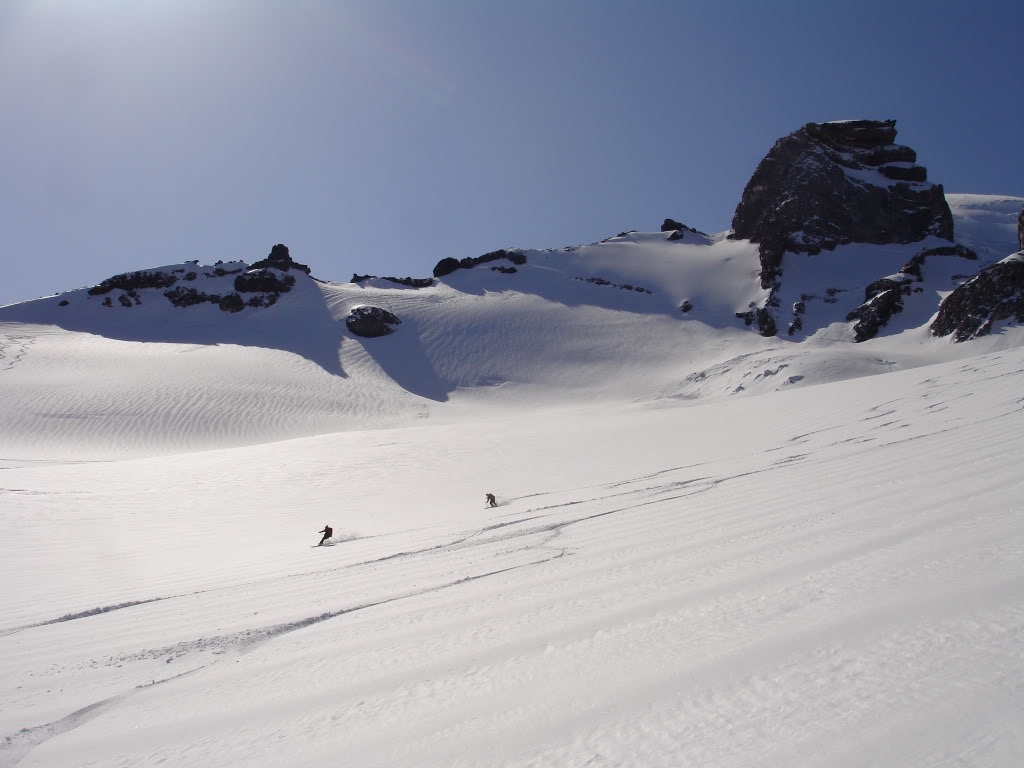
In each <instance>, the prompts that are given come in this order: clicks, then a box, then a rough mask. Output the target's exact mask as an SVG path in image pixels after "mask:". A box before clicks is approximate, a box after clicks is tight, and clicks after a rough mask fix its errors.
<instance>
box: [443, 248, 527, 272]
mask: <svg viewBox="0 0 1024 768" xmlns="http://www.w3.org/2000/svg"><path fill="white" fill-rule="evenodd" d="M499 259H508V260H509V261H511V262H512V263H513V264H519V265H522V264H525V263H526V256H525V255H524V254H522V253H521V252H519V251H506V250H504V249H502V250H498V251H491V252H490V253H485V254H484V255H483V256H476V257H474V258H469V257H467V258H465V259H453V258H451V257H449V258H446V259H441V260H440V261H439V262H437V265H436V266H435V267H434V277H444V276H445V275H450V274H451V273H452V272H454V271H455V270H457V269H472V268H473V267H475V266H477V265H478V264H486V263H488V262H491V261H498V260H499ZM513 271H514V270H513Z"/></svg>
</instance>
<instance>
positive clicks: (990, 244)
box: [0, 196, 1024, 768]
mask: <svg viewBox="0 0 1024 768" xmlns="http://www.w3.org/2000/svg"><path fill="white" fill-rule="evenodd" d="M953 201H955V203H954V205H953V208H954V212H955V213H956V215H957V217H958V218H957V222H958V227H960V226H961V223H964V226H963V232H961V233H960V235H961V236H962V237H963V239H964V240H965V242H967V244H968V245H971V246H972V247H974V248H976V249H978V251H979V256H980V259H979V260H980V261H987V260H991V261H996V260H998V259H999V258H1002V256H1005V255H1006V254H1002V255H1000V250H1001V249H1004V248H1005V249H1007V253H1008V252H1009V250H1008V249H1009V248H1010V247H1011V246H1010V245H1009V243H1008V240H1007V239H1006V238H1007V235H1008V232H1009V230H1006V229H1005V226H1004V225H1005V222H1006V220H1007V218H1008V217H1009V215H1010V213H1011V211H1010V209H1011V207H1012V206H1013V205H1015V204H1016V203H1014V202H1013V201H1007V199H1005V198H984V197H981V196H951V202H953ZM1018 210H1019V207H1018ZM838 253H839V249H837V252H836V254H838ZM858 254H859V257H858V258H854V259H846V260H845V261H843V262H842V264H841V266H840V267H837V268H835V269H832V270H829V271H828V273H827V279H828V280H829V281H830V282H829V283H828V285H829V286H830V287H831V286H839V285H840V283H841V281H843V280H847V279H849V285H850V286H854V285H856V284H857V280H860V279H862V278H864V277H866V276H867V275H868V274H870V273H872V272H873V269H874V267H873V266H872V265H870V264H868V265H867V266H868V267H871V269H862V268H863V267H864V266H865V263H866V262H869V261H870V260H871V259H872V258H875V257H877V258H878V259H880V260H884V261H885V263H886V264H888V263H889V262H891V261H898V260H899V259H900V258H902V257H903V254H902V252H900V253H896V252H893V251H890V252H886V253H880V252H875V251H871V250H870V249H865V250H863V251H859V252H857V254H853V253H852V252H851V253H848V254H847V255H848V256H850V255H854V256H858ZM822 255H823V256H826V258H831V255H829V254H822ZM527 256H528V260H527V263H526V264H525V265H522V266H521V267H520V268H519V270H518V271H517V272H516V273H514V274H505V273H501V272H495V271H492V270H490V269H488V268H486V266H478V267H475V268H474V269H471V270H459V271H456V272H455V273H452V274H451V275H449V276H447V277H446V278H445V279H444V280H443V281H441V282H440V283H439V284H438V285H436V286H434V287H432V288H424V289H411V288H405V287H399V286H396V285H395V284H394V283H390V282H387V281H385V280H370V281H367V282H365V283H362V284H340V283H320V282H316V281H314V280H310V279H306V278H305V277H304V276H303V277H302V278H301V279H299V280H298V281H297V283H296V286H295V290H294V291H292V292H289V293H285V294H282V295H281V297H280V300H279V301H278V303H276V304H275V305H273V306H272V307H269V308H266V309H262V310H259V312H250V311H249V310H248V309H246V310H244V311H242V312H239V313H237V314H227V313H224V312H221V311H220V310H219V309H217V308H216V306H213V305H207V306H199V307H194V308H190V309H189V310H187V312H189V313H190V314H186V315H181V314H180V312H181V311H185V310H179V309H177V308H174V307H170V306H164V305H162V304H161V303H160V302H159V301H151V300H150V299H151V298H152V297H151V296H150V295H149V294H146V295H145V296H144V297H143V302H142V304H141V305H136V306H133V307H131V308H128V307H123V308H122V307H121V306H119V305H115V306H113V307H111V308H106V307H103V306H102V304H101V303H100V302H101V301H102V297H95V296H93V297H90V296H88V294H87V293H86V292H85V291H81V292H73V293H72V294H66V295H64V296H63V297H52V298H49V299H42V300H38V301H36V302H29V303H27V304H22V305H13V306H11V307H6V308H2V309H0V427H2V429H0V523H2V535H0V584H3V585H4V587H5V589H3V590H0V768H10V767H12V766H19V767H20V768H29V767H31V766H37V767H41V766H46V767H47V768H53V767H57V766H96V767H99V766H157V765H162V766H196V765H202V766H231V767H234V766H243V765H244V766H247V767H248V766H282V765H286V766H314V765H323V764H325V763H326V764H341V765H354V766H355V765H358V766H407V765H416V766H420V767H421V768H425V767H426V766H446V767H447V766H467V767H468V766H473V767H474V768H475V767H477V766H482V767H485V766H507V767H511V766H559V767H560V768H561V767H563V766H613V765H615V766H618V765H629V766H690V765H693V766H697V765H700V766H706V765H714V766H716V767H719V766H721V767H724V768H729V767H730V766H737V767H738V766H750V765H771V766H777V765H778V766H784V765H801V766H822V767H823V768H824V767H825V766H828V768H842V767H843V766H850V767H851V768H852V767H853V766H864V765H878V766H899V767H900V768H908V767H909V768H917V767H920V768H924V767H925V766H929V767H931V766H937V765H971V766H999V767H1004V766H1006V767H1009V766H1017V765H1021V764H1024V711H1022V704H1021V702H1022V701H1024V652H1022V650H1021V649H1022V648H1024V557H1022V555H1024V514H1022V508H1021V504H1020V501H1019V499H1020V498H1021V495H1022V494H1021V491H1022V490H1024V489H1022V486H1024V480H1022V479H1021V475H1020V472H1019V468H1018V466H1017V456H1018V455H1019V454H1020V452H1021V451H1022V450H1024V438H1022V437H1021V435H1024V416H1022V400H1021V394H1020V393H1021V390H1022V388H1024V336H1022V333H1024V332H1022V331H1021V329H1019V328H1015V327H1003V328H1000V329H998V332H996V333H993V334H992V335H991V336H989V337H986V338H984V339H979V340H975V341H972V342H969V343H965V344H953V343H952V342H950V341H949V340H948V339H934V338H932V337H930V336H929V335H928V333H927V328H926V323H927V319H928V318H924V319H923V320H922V319H921V315H923V309H920V308H918V309H916V310H915V309H914V307H913V306H911V304H910V303H909V302H908V307H907V309H906V310H905V312H906V313H907V317H913V318H915V319H914V320H913V322H911V321H910V320H906V319H904V320H901V323H902V325H900V327H898V328H895V329H892V330H891V331H890V332H888V333H887V334H886V335H884V336H882V337H880V338H877V339H873V340H871V341H868V342H865V343H863V344H854V343H852V341H850V334H849V325H850V324H849V323H848V322H846V321H845V320H835V321H828V322H825V320H828V318H827V317H825V316H824V315H823V316H822V317H823V318H824V320H823V323H824V324H823V325H822V330H821V331H819V332H817V333H814V334H812V335H809V336H808V337H806V338H802V340H799V341H794V340H791V339H786V338H774V339H764V338H761V337H760V336H757V335H756V334H755V333H753V332H751V331H750V330H749V329H748V328H746V327H745V326H744V325H743V322H742V321H741V320H739V319H737V318H736V312H740V311H742V310H743V309H745V308H746V307H747V306H748V305H749V302H750V301H756V300H758V299H759V298H763V296H762V295H761V294H760V289H759V287H758V286H757V281H756V279H755V277H756V273H757V269H758V264H757V258H756V253H755V251H754V250H753V248H752V246H751V245H750V244H749V243H744V242H731V241H727V240H724V239H722V238H720V237H712V238H698V237H694V238H691V239H690V240H689V241H684V242H682V243H674V242H668V241H666V240H665V238H664V236H663V235H661V234H660V233H625V234H623V235H621V236H617V237H615V238H611V239H609V240H608V241H605V242H603V243H596V244H591V245H586V246H578V247H574V248H570V249H563V250H558V251H530V252H527ZM850 261H853V262H854V266H852V267H851V266H850V265H849V264H848V263H847V262H850ZM824 263H826V262H820V263H819V264H811V263H808V264H807V265H805V267H800V266H798V265H797V264H795V263H793V264H789V265H788V266H787V269H788V270H789V271H788V272H787V275H786V279H787V284H790V285H796V286H799V285H800V284H801V283H803V284H804V285H805V286H807V285H811V284H814V283H816V282H817V284H819V285H820V284H821V283H820V281H819V278H820V277H821V276H820V275H814V274H812V272H813V270H815V269H819V268H820V264H824ZM801 269H806V271H807V274H805V275H803V276H802V277H801V275H800V270H801ZM858 270H860V271H862V272H863V275H860V277H858V276H857V273H858ZM878 276H879V275H874V276H873V279H875V278H877V277H878ZM947 279H948V280H950V281H952V280H953V279H954V278H953V276H952V275H947V276H944V277H943V276H941V275H940V276H939V277H936V278H934V281H933V282H929V283H928V286H929V290H934V291H939V290H940V287H939V283H940V282H942V281H943V280H947ZM638 289H640V290H638ZM787 290H789V289H788V288H787ZM94 299H95V300H94ZM64 300H67V301H68V302H69V303H68V304H67V305H64V306H60V303H59V302H60V301H64ZM683 301H689V302H690V304H691V305H692V307H693V308H692V309H691V310H690V311H689V312H686V313H682V312H681V311H680V308H679V307H680V304H681V303H682V302H683ZM112 303H113V302H112ZM367 304H368V305H375V306H381V307H384V308H386V309H388V310H389V311H392V312H394V313H395V314H396V315H397V316H399V317H400V318H401V319H402V324H401V326H400V329H399V332H398V333H396V334H394V335H393V336H388V337H384V338H379V339H362V338H359V337H356V336H353V335H352V334H351V333H350V332H348V331H347V329H346V328H345V325H344V323H343V320H344V318H345V317H346V316H347V314H348V313H349V311H350V310H351V309H353V308H354V307H356V306H359V305H367ZM819 310H820V311H823V312H827V311H831V310H830V309H828V308H827V307H826V303H825V302H824V301H823V302H821V307H819V308H818V309H816V310H813V311H819ZM809 311H812V310H809ZM193 312H194V313H193ZM112 313H121V314H112ZM127 313H131V314H127ZM915 313H916V314H915ZM123 318H130V322H124V320H123ZM182 321H184V322H182ZM919 323H920V324H919ZM881 373H884V374H885V375H873V374H881ZM488 491H490V492H494V493H495V494H497V496H498V499H499V502H500V504H499V506H498V507H497V508H495V509H487V508H484V499H483V495H484V493H485V492H488ZM325 523H326V524H330V525H332V526H333V527H334V529H335V538H334V539H333V540H332V541H331V542H330V546H325V547H313V546H311V545H314V544H315V543H316V542H317V541H318V540H319V535H318V534H317V533H316V531H317V530H319V529H321V528H322V527H323V526H324V524H325Z"/></svg>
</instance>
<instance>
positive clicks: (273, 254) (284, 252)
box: [249, 243, 310, 275]
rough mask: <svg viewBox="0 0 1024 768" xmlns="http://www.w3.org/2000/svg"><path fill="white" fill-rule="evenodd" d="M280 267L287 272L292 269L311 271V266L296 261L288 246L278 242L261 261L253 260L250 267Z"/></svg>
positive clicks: (307, 272)
mask: <svg viewBox="0 0 1024 768" xmlns="http://www.w3.org/2000/svg"><path fill="white" fill-rule="evenodd" d="M268 268H269V269H280V270H281V271H282V272H287V271H288V270H290V269H294V270H298V271H300V272H305V273H306V274H307V275H308V274H309V273H310V268H309V267H307V266H306V265H305V264H299V262H297V261H294V260H293V259H292V257H291V255H290V254H289V253H288V246H287V245H284V244H283V243H278V244H277V245H275V246H274V247H273V248H271V249H270V255H269V256H267V258H265V259H262V260H261V261H256V262H253V263H252V264H250V265H249V269H268Z"/></svg>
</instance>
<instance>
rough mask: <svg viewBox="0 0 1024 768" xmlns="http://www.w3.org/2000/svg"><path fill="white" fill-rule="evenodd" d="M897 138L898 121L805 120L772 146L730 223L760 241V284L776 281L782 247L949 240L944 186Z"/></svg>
mask: <svg viewBox="0 0 1024 768" xmlns="http://www.w3.org/2000/svg"><path fill="white" fill-rule="evenodd" d="M895 140H896V121H895V120H850V121H844V122H834V123H808V124H807V125H805V126H804V127H803V128H801V129H799V130H798V131H795V132H794V133H791V134H790V135H789V136H786V137H784V138H782V139H779V140H778V141H777V142H776V143H775V146H774V147H772V149H771V150H770V151H769V152H768V154H767V156H765V158H764V160H762V161H761V163H760V165H758V167H757V170H756V171H755V172H754V175H753V176H752V177H751V179H750V181H749V182H748V183H747V186H746V189H744V191H743V197H742V199H741V200H740V204H739V206H737V208H736V214H735V216H734V217H733V222H732V228H733V233H732V235H731V237H732V238H734V239H749V240H752V241H753V242H756V243H758V244H759V245H760V252H761V285H762V287H764V288H770V287H772V286H773V285H774V283H775V281H776V278H777V276H778V273H779V271H780V268H781V265H782V255H783V253H785V252H786V251H790V252H793V253H810V254H816V253H819V252H820V251H821V250H822V249H832V248H835V247H836V246H837V245H842V244H844V243H874V244H878V245H884V244H888V243H911V242H916V241H918V240H922V239H924V238H925V237H927V236H929V235H934V236H936V237H940V238H943V239H946V240H951V239H952V238H953V217H952V215H951V214H950V211H949V206H948V205H947V204H946V199H945V197H944V194H943V190H942V186H941V185H940V184H932V183H930V182H928V181H927V171H926V170H925V169H924V168H923V167H921V166H919V165H916V162H917V153H916V152H915V151H914V150H913V149H911V148H910V147H906V146H903V145H900V144H895V143H894V142H895Z"/></svg>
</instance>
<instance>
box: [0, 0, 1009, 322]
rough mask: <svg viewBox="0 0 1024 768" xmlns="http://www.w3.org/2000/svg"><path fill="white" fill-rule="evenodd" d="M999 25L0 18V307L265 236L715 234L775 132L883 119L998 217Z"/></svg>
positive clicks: (708, 12)
mask: <svg viewBox="0 0 1024 768" xmlns="http://www.w3.org/2000/svg"><path fill="white" fill-rule="evenodd" d="M1021 29H1024V3H1020V2H1019V0H1018V1H1017V2H996V1H994V0H993V1H986V0H981V1H980V2H975V3H973V4H967V3H963V2H956V3H952V2H945V1H944V0H931V1H929V2H925V1H923V0H922V1H921V2H917V1H915V0H906V1H905V2H899V1H895V0H894V1H892V2H875V0H865V1H862V2H858V3H856V4H838V3H831V2H810V1H807V2H797V1H796V0H778V2H770V3H769V2H760V0H758V1H754V0H749V1H741V0H735V1H732V2H730V1H728V0H726V1H723V2H715V3H712V2H684V1H682V0H677V1H676V2H660V1H655V0H634V1H633V2H609V1H608V0H589V1H587V2H583V1H579V2H577V1H576V0H543V1H542V0H519V2H516V3H498V2H486V1H484V0H475V1H471V0H373V2H362V1H357V0H347V1H345V2H330V1H329V0H287V1H286V0H280V1H279V2H269V1H266V0H173V1H172V0H131V1H129V0H124V1H123V2H115V1H114V0H92V1H90V2H80V1H79V0H4V2H3V3H2V4H0V100H2V102H0V103H2V104H3V105H4V114H5V118H6V119H5V121H4V122H5V125H4V129H3V137H4V140H3V142H0V168H3V173H2V175H0V228H2V233H3V234H2V236H3V242H4V246H5V252H6V253H5V259H4V273H3V274H4V280H3V281H0V304H2V303H10V302H14V301H21V300H25V299H30V298H34V297H36V296H40V295H49V294H52V293H54V292H57V291H63V290H69V289H72V288H77V287H81V286H85V285H92V284H94V283H96V282H98V281H100V280H101V279H103V278H105V277H108V276H109V275H111V274H113V273H116V272H123V271H126V270H132V269H140V268H145V267H151V266H159V265H162V264H170V263H176V262H180V261H184V260H189V259H199V260H200V261H203V262H213V261H216V260H217V259H224V260H234V259H244V260H250V261H251V260H256V259H258V258H261V257H263V256H265V255H266V254H267V253H268V252H269V250H270V247H271V246H272V245H273V244H274V243H278V242H283V243H286V244H287V245H288V246H289V247H290V248H291V252H292V255H293V257H294V258H296V259H297V260H299V261H302V262H304V263H307V264H310V265H311V266H312V267H313V274H314V275H316V276H318V277H321V278H325V279H330V280H348V279H349V278H350V277H351V275H352V273H353V272H359V273H370V274H377V275H398V276H404V275H411V276H427V275H429V274H430V272H431V270H432V268H433V266H434V264H435V263H436V262H437V261H438V260H439V259H441V258H444V257H447V256H453V257H456V258H462V257H465V256H476V255H479V254H481V253H484V252H486V251H490V250H494V249H496V248H501V247H509V246H521V247H538V248H540V247H560V246H564V245H571V244H575V243H583V242H593V241H595V240H599V239H601V238H604V237H607V236H609V235H612V234H615V233H616V232H619V231H621V230H624V229H640V230H652V229H657V228H658V227H659V226H660V224H661V221H662V220H663V219H664V218H665V217H668V216H670V217H672V218H676V219H679V220H680V221H683V222H684V223H686V224H688V225H690V226H693V227H696V228H698V229H702V230H704V231H707V232H717V231H722V230H725V229H728V227H729V225H730V222H731V219H732V214H733V211H734V209H735V207H736V204H737V202H738V201H739V198H740V194H741V193H742V190H743V186H744V185H745V183H746V182H747V180H748V179H749V178H750V175H751V174H752V173H753V171H754V168H755V167H756V165H757V163H758V161H759V160H760V159H761V158H762V157H763V156H764V154H765V153H766V152H767V151H768V149H769V148H770V147H771V145H772V143H773V142H774V141H775V140H776V139H777V138H779V137H781V136H783V135H785V134H787V133H789V132H791V131H793V130H795V129H797V128H799V127H800V126H801V125H802V124H804V123H806V122H808V121H824V120H833V119H845V118H860V117H869V118H895V119H896V120H897V121H898V124H897V127H898V128H899V131H900V135H899V139H898V140H899V141H900V142H902V143H906V144H909V145H910V146H912V147H913V148H914V149H916V150H917V152H918V158H919V162H920V163H921V164H922V165H925V166H926V167H927V168H928V171H929V177H930V178H931V179H932V180H933V181H937V182H940V183H942V184H943V185H944V186H945V188H946V190H947V191H948V192H972V193H987V194H1006V195H1020V196H1024V152H1022V143H1021V135H1022V134H1021V125H1022V124H1024V100H1022V99H1021V72H1022V71H1024V69H1022V64H1021V61H1022V59H1021V55H1022V48H1021V38H1020V31H1021Z"/></svg>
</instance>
